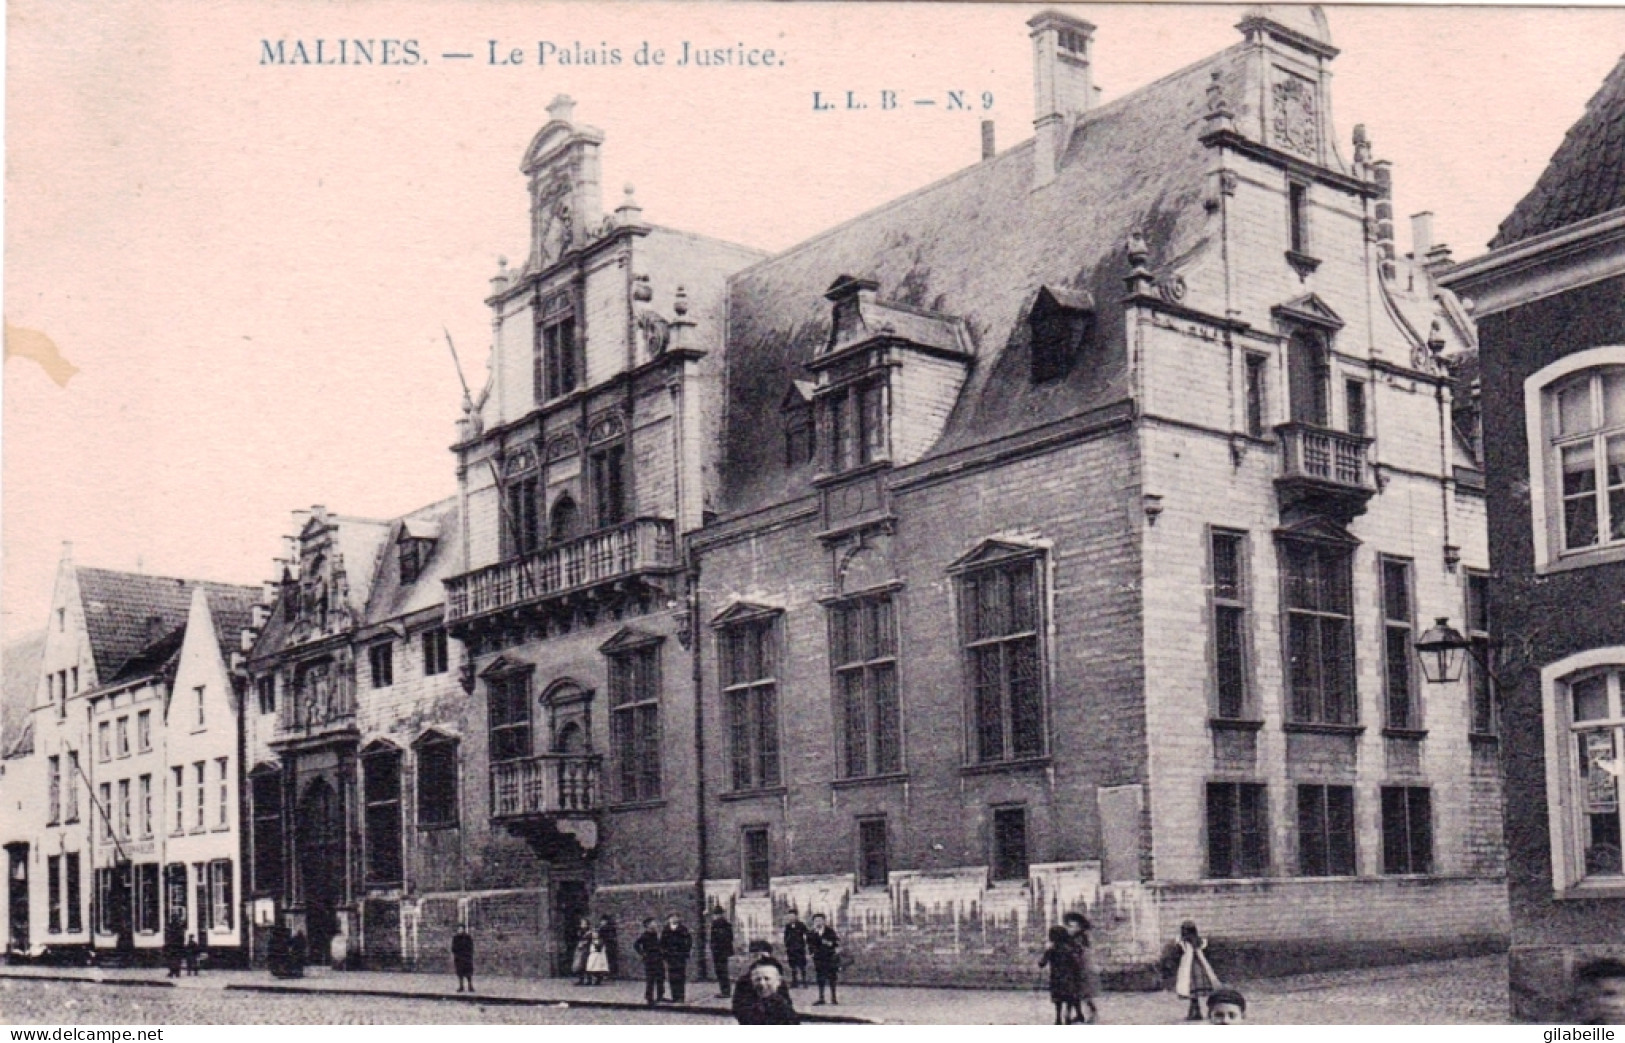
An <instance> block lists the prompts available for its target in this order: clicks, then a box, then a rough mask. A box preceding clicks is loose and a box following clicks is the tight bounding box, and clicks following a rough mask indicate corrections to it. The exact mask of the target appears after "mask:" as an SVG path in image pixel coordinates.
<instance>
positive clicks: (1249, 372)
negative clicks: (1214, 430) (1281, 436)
mask: <svg viewBox="0 0 1625 1043" xmlns="http://www.w3.org/2000/svg"><path fill="white" fill-rule="evenodd" d="M1269 362H1270V360H1269V356H1267V355H1259V354H1256V353H1253V352H1248V353H1247V356H1246V362H1245V367H1246V374H1245V381H1246V383H1245V389H1244V391H1245V398H1246V409H1247V433H1248V434H1249V435H1252V436H1253V437H1254V438H1263V437H1264V430H1265V427H1266V426H1267V424H1268V422H1269Z"/></svg>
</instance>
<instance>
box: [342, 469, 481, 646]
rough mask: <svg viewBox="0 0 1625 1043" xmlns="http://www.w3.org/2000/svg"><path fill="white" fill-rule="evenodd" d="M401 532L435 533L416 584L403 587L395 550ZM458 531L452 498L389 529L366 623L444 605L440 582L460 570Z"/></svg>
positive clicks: (376, 574)
mask: <svg viewBox="0 0 1625 1043" xmlns="http://www.w3.org/2000/svg"><path fill="white" fill-rule="evenodd" d="M403 529H404V530H405V531H406V532H407V533H408V534H409V535H410V534H413V533H418V534H421V533H427V532H435V531H438V535H437V536H436V537H435V544H434V549H433V551H432V552H431V553H430V555H429V560H428V562H427V563H425V565H424V567H423V570H422V571H421V572H419V573H418V578H417V581H416V582H414V583H408V584H405V585H402V583H401V561H400V555H399V554H398V553H396V550H395V547H396V545H397V541H398V540H399V539H400V534H401V532H402V530H403ZM461 531H462V525H461V519H460V518H459V517H458V516H457V498H456V497H455V496H453V497H449V498H447V499H444V500H441V501H440V502H439V503H431V504H429V505H428V506H427V507H420V508H418V509H417V510H415V511H413V512H412V513H411V514H408V515H406V516H405V517H403V518H401V519H399V520H398V521H397V522H396V523H395V524H394V525H392V526H390V534H391V536H390V539H388V540H386V541H385V542H384V544H383V547H382V549H381V550H380V551H379V559H378V565H377V568H376V569H375V570H374V572H373V584H372V596H371V597H369V598H368V599H367V612H366V616H365V617H364V618H365V621H366V622H368V623H382V622H386V621H388V620H391V619H398V618H400V617H401V616H404V615H407V614H409V613H412V612H418V611H421V610H423V609H426V608H434V607H435V606H436V605H441V604H444V603H445V600H446V591H445V587H444V586H443V585H442V584H441V581H442V580H443V579H445V578H446V577H447V576H452V575H455V574H457V573H458V572H460V571H462V565H461V562H460V560H459V555H458V544H459V534H460V533H461Z"/></svg>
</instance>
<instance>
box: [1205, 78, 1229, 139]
mask: <svg viewBox="0 0 1625 1043" xmlns="http://www.w3.org/2000/svg"><path fill="white" fill-rule="evenodd" d="M1222 76H1223V73H1221V72H1220V71H1219V70H1218V69H1214V70H1213V78H1212V79H1211V80H1210V81H1209V82H1208V85H1207V115H1206V116H1204V117H1203V119H1205V120H1206V121H1207V122H1208V124H1209V127H1208V132H1209V133H1212V132H1213V131H1218V130H1234V129H1235V126H1234V122H1233V120H1234V117H1235V113H1234V112H1232V111H1231V109H1230V100H1229V99H1228V98H1226V97H1225V96H1224V84H1223V83H1222V82H1221V78H1222Z"/></svg>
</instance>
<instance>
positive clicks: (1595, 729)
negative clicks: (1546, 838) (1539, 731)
mask: <svg viewBox="0 0 1625 1043" xmlns="http://www.w3.org/2000/svg"><path fill="white" fill-rule="evenodd" d="M1541 689H1542V695H1543V701H1544V704H1545V717H1546V771H1547V801H1548V807H1549V809H1550V815H1549V819H1550V823H1551V844H1552V883H1553V887H1554V888H1555V889H1556V890H1557V891H1559V892H1562V891H1565V890H1567V889H1569V888H1572V887H1576V886H1586V885H1604V886H1612V887H1617V888H1620V889H1625V865H1622V861H1621V850H1620V849H1621V834H1622V830H1621V820H1620V815H1621V811H1620V799H1619V797H1620V777H1621V774H1622V773H1625V768H1622V765H1625V759H1622V755H1625V647H1615V648H1601V649H1592V650H1590V651H1586V652H1581V653H1577V654H1576V655H1572V656H1569V657H1567V658H1566V659H1563V660H1560V661H1558V662H1556V663H1552V664H1550V665H1548V666H1546V667H1543V668H1542V670H1541Z"/></svg>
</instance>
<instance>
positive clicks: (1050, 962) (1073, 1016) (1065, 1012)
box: [1038, 924, 1083, 1025]
mask: <svg viewBox="0 0 1625 1043" xmlns="http://www.w3.org/2000/svg"><path fill="white" fill-rule="evenodd" d="M1038 965H1039V966H1040V967H1048V968H1049V998H1050V1002H1051V1003H1053V1004H1055V1024H1057V1025H1070V1024H1072V1023H1073V1022H1074V1021H1082V1020H1083V1010H1082V1008H1081V1007H1080V1006H1079V996H1078V983H1079V982H1080V981H1081V980H1082V976H1083V975H1082V971H1083V968H1082V967H1081V966H1080V965H1079V963H1078V949H1077V946H1075V945H1073V944H1072V936H1071V935H1070V934H1068V933H1067V930H1066V928H1065V927H1062V926H1061V925H1060V924H1056V925H1055V926H1054V927H1051V928H1050V929H1049V945H1047V946H1045V947H1044V955H1043V956H1042V957H1041V958H1040V959H1039V961H1038Z"/></svg>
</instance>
